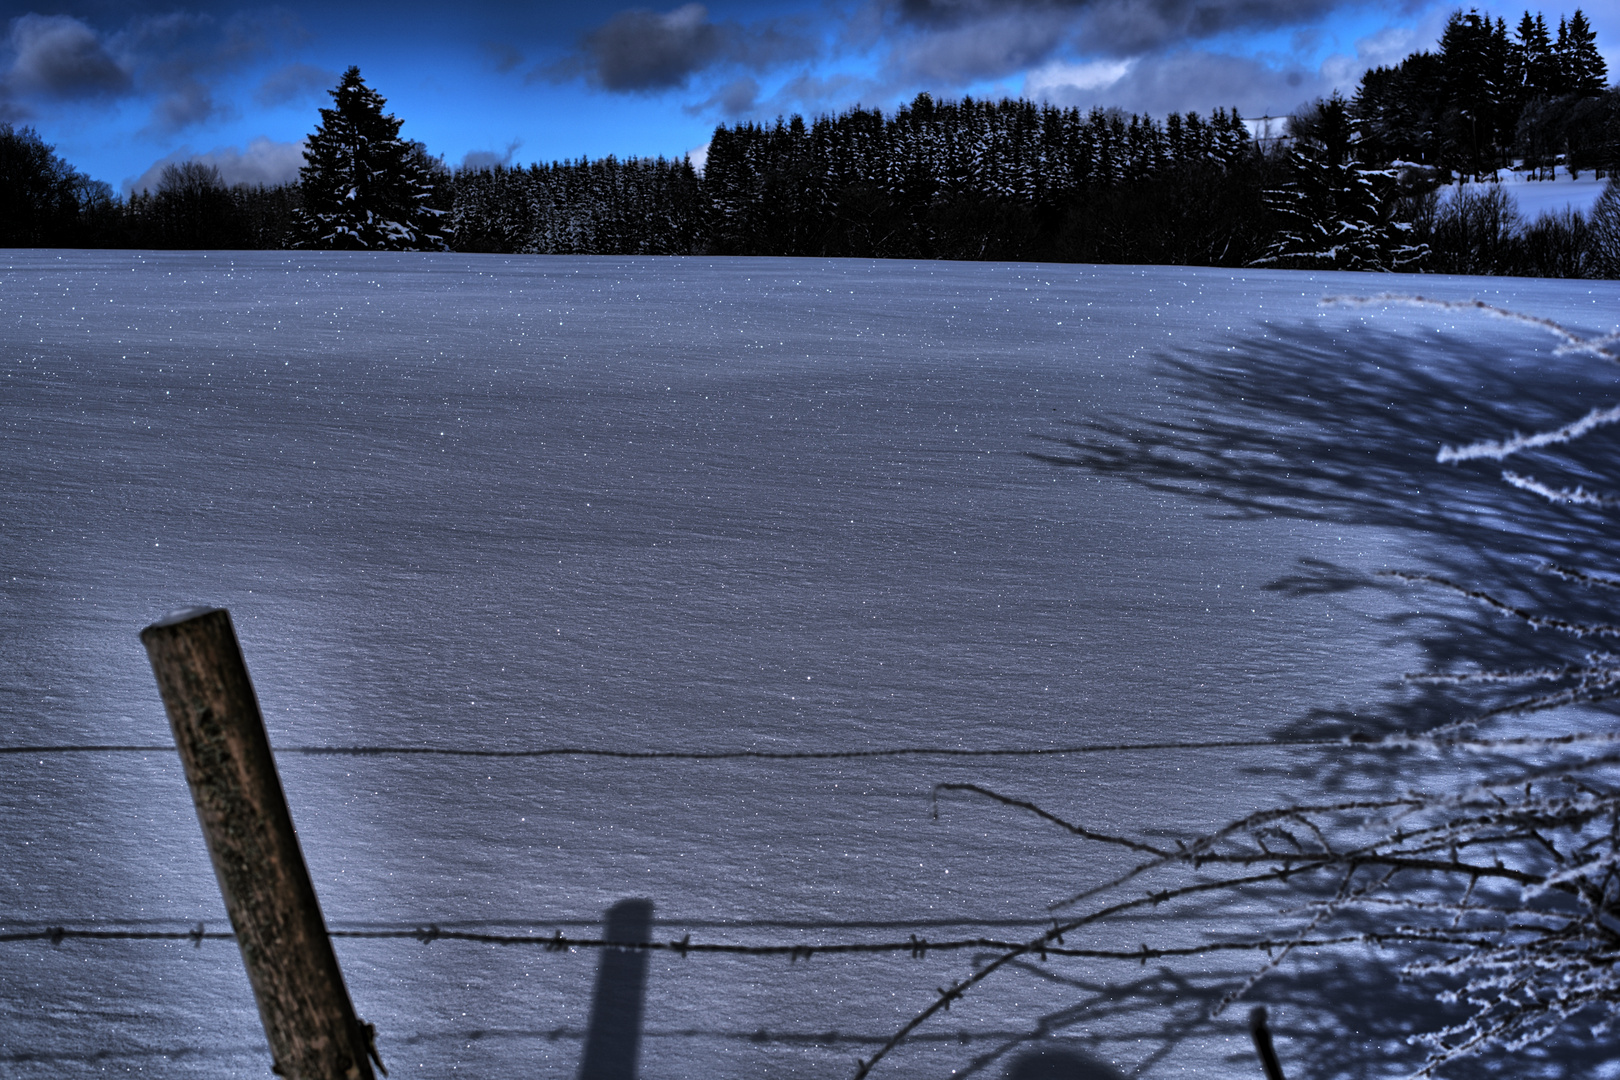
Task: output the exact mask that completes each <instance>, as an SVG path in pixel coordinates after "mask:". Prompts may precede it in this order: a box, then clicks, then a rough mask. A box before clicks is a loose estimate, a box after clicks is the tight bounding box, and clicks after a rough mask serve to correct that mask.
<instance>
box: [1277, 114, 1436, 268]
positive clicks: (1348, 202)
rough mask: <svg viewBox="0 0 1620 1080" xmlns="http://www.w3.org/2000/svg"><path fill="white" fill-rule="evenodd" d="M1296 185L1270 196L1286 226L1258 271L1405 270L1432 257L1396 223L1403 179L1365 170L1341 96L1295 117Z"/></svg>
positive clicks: (1293, 176) (1292, 183) (1292, 182)
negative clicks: (1396, 195) (1397, 191)
mask: <svg viewBox="0 0 1620 1080" xmlns="http://www.w3.org/2000/svg"><path fill="white" fill-rule="evenodd" d="M1289 132H1290V134H1291V135H1292V136H1293V137H1294V145H1293V148H1292V150H1291V151H1290V161H1289V164H1290V174H1291V179H1290V180H1289V182H1288V183H1286V184H1285V185H1284V186H1283V187H1281V188H1278V189H1274V190H1271V191H1267V192H1266V201H1267V203H1268V204H1269V205H1270V207H1271V209H1272V211H1273V213H1275V214H1276V215H1277V217H1278V218H1279V219H1280V222H1279V224H1280V227H1279V229H1278V231H1277V239H1276V240H1275V241H1274V242H1273V243H1272V245H1271V247H1270V249H1269V250H1268V251H1267V252H1266V253H1265V254H1264V255H1262V256H1261V257H1260V258H1258V259H1256V260H1255V261H1254V265H1256V266H1282V267H1290V268H1297V269H1310V270H1400V269H1409V268H1411V267H1412V266H1413V265H1415V264H1416V263H1417V262H1419V261H1420V260H1421V259H1422V258H1423V257H1424V255H1425V254H1426V251H1425V250H1424V249H1423V248H1422V247H1421V246H1419V245H1415V244H1413V243H1412V242H1411V240H1410V239H1409V235H1410V232H1411V226H1410V225H1408V224H1406V223H1404V222H1398V221H1395V220H1394V218H1393V211H1394V204H1395V199H1394V197H1393V195H1394V188H1395V185H1396V179H1397V177H1396V173H1395V171H1394V170H1392V169H1364V168H1360V167H1358V166H1357V164H1356V162H1355V156H1354V144H1355V141H1356V139H1355V133H1354V131H1353V129H1352V127H1351V123H1350V116H1349V109H1348V104H1347V102H1346V101H1345V100H1344V98H1342V97H1340V96H1339V95H1338V94H1337V93H1335V94H1334V95H1333V96H1332V97H1331V98H1328V99H1327V100H1325V101H1318V102H1317V103H1316V104H1315V105H1314V106H1312V107H1311V108H1308V109H1306V110H1303V111H1301V112H1300V113H1297V114H1295V115H1294V116H1292V117H1290V118H1289Z"/></svg>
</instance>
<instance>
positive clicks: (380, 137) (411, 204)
mask: <svg viewBox="0 0 1620 1080" xmlns="http://www.w3.org/2000/svg"><path fill="white" fill-rule="evenodd" d="M330 93H331V95H332V100H333V105H334V107H333V108H330V109H322V110H321V123H320V126H319V127H317V128H316V129H315V133H314V134H313V135H311V136H310V137H309V140H308V143H307V144H306V146H305V148H304V167H303V168H302V169H300V170H299V172H298V176H299V186H300V187H301V189H302V194H303V200H304V205H303V208H302V210H301V211H300V212H299V214H298V216H297V219H296V222H295V234H296V236H297V245H296V246H298V247H312V248H336V249H344V250H369V251H422V250H427V251H442V250H444V248H445V242H444V237H443V235H442V232H441V223H440V217H441V214H442V212H441V211H440V210H438V209H436V208H435V207H434V206H433V205H432V204H433V201H434V188H435V180H436V179H437V177H435V176H434V169H433V161H432V159H431V158H429V157H428V156H427V154H426V153H425V151H423V149H422V147H421V145H420V144H418V143H412V142H407V141H406V140H403V139H401V138H400V137H399V128H400V124H401V121H400V120H399V119H398V118H396V117H393V116H390V115H388V114H387V113H385V112H383V106H384V105H386V104H387V102H385V101H384V100H383V97H382V95H380V94H378V93H377V92H376V91H375V90H373V89H371V88H370V87H368V86H367V85H366V84H365V81H364V80H363V79H361V77H360V69H359V68H357V67H351V68H350V69H349V70H348V71H346V72H344V74H343V79H342V81H341V82H339V83H338V85H337V88H336V89H335V90H332V91H330Z"/></svg>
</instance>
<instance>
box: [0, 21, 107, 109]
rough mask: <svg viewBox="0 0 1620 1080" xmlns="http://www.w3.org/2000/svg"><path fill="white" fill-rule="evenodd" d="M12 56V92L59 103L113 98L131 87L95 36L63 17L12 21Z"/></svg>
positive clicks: (89, 30) (84, 26)
mask: <svg viewBox="0 0 1620 1080" xmlns="http://www.w3.org/2000/svg"><path fill="white" fill-rule="evenodd" d="M10 37H11V49H12V52H13V54H14V56H15V59H14V60H13V61H12V64H11V70H10V71H9V72H7V74H6V83H7V85H8V86H9V87H10V89H11V90H12V91H13V92H14V93H19V94H24V95H38V96H40V97H47V98H59V99H63V100H70V101H71V100H84V99H87V98H99V97H116V96H118V95H121V94H125V93H128V92H129V91H130V90H131V89H132V88H133V86H134V81H133V79H132V78H131V77H130V73H129V71H128V70H126V69H125V68H124V66H123V65H121V64H119V62H118V61H117V60H115V59H113V57H112V54H111V53H109V52H108V51H107V48H106V45H105V44H104V43H103V42H102V40H101V38H100V37H98V36H97V34H96V32H95V31H94V30H92V29H91V28H90V27H89V26H87V25H85V24H84V23H83V22H80V21H79V20H78V19H75V18H72V17H70V16H67V15H23V16H21V17H20V18H16V19H13V20H12V21H11V35H10Z"/></svg>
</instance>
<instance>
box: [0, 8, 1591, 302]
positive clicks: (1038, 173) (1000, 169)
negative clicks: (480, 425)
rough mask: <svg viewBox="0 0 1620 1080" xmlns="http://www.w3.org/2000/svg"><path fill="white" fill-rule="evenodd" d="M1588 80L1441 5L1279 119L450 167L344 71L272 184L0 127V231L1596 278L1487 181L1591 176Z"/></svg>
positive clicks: (1523, 38)
mask: <svg viewBox="0 0 1620 1080" xmlns="http://www.w3.org/2000/svg"><path fill="white" fill-rule="evenodd" d="M1608 74H1609V73H1608V71H1607V70H1606V65H1605V63H1604V61H1603V58H1602V56H1601V55H1600V54H1599V52H1598V50H1597V47H1596V40H1595V34H1594V33H1593V31H1592V30H1591V28H1590V26H1589V24H1588V22H1587V20H1586V18H1585V16H1584V15H1583V14H1582V13H1581V12H1580V11H1579V10H1577V11H1576V12H1575V13H1574V15H1573V16H1570V17H1568V18H1564V17H1560V18H1559V19H1558V21H1557V27H1556V30H1554V29H1552V28H1551V27H1550V25H1549V23H1548V21H1547V20H1546V18H1545V17H1544V16H1543V15H1542V14H1531V13H1530V12H1528V11H1527V12H1525V13H1524V14H1523V16H1522V17H1521V18H1520V19H1519V20H1518V22H1517V24H1516V25H1515V26H1514V27H1513V28H1511V29H1510V28H1509V26H1508V23H1507V21H1506V20H1505V19H1503V18H1493V17H1491V16H1489V15H1487V14H1482V13H1481V12H1479V11H1477V10H1470V11H1468V12H1463V11H1458V12H1456V13H1454V14H1453V15H1452V16H1451V18H1450V20H1449V21H1448V23H1447V25H1446V27H1445V31H1444V33H1443V34H1442V36H1441V38H1440V40H1439V41H1438V42H1437V44H1436V47H1435V48H1434V50H1432V51H1423V52H1417V53H1413V54H1411V55H1409V56H1407V57H1406V58H1405V59H1404V60H1403V61H1401V62H1400V63H1399V64H1398V65H1395V66H1391V67H1377V68H1373V69H1371V70H1369V71H1367V72H1366V73H1365V74H1364V75H1363V76H1362V78H1361V80H1360V84H1359V86H1358V87H1357V89H1356V90H1355V92H1354V93H1353V94H1352V95H1351V96H1350V97H1348V98H1345V97H1342V96H1340V95H1338V94H1334V95H1333V96H1331V97H1329V98H1326V99H1319V100H1317V101H1315V102H1313V103H1310V104H1308V105H1305V106H1303V107H1301V108H1300V109H1298V110H1296V111H1295V113H1294V114H1292V115H1291V116H1289V117H1287V118H1253V117H1249V118H1245V117H1240V116H1239V115H1238V113H1237V111H1236V110H1233V109H1229V108H1225V107H1222V106H1219V105H1216V106H1214V107H1213V108H1212V109H1211V110H1210V111H1209V112H1207V113H1205V114H1199V113H1195V112H1189V113H1186V114H1184V115H1169V116H1165V117H1152V116H1141V115H1127V114H1124V113H1123V112H1121V111H1119V110H1117V109H1101V108H1096V109H1092V110H1090V111H1089V112H1082V111H1080V110H1078V109H1073V108H1060V107H1057V106H1054V105H1050V104H1040V103H1036V102H1032V101H1027V100H1001V101H988V100H974V99H972V98H963V99H960V100H935V99H933V98H932V97H930V96H929V95H927V94H921V95H919V96H918V97H917V98H916V99H915V100H913V101H912V102H911V103H910V104H908V105H904V106H901V107H900V108H898V109H896V110H894V111H892V112H889V113H885V112H883V111H882V110H880V109H875V108H873V109H868V108H861V107H856V108H852V109H850V110H848V111H846V112H844V113H842V114H840V115H837V116H820V117H816V118H814V119H806V118H804V117H802V116H798V115H794V116H792V117H789V118H778V119H777V120H776V121H775V122H771V123H763V124H762V123H752V122H749V123H738V124H733V125H721V126H719V127H717V128H716V129H715V131H714V134H713V137H712V140H711V142H710V143H709V145H708V148H707V158H706V161H705V162H704V167H703V168H702V170H701V171H699V170H697V169H695V168H694V167H693V165H692V163H691V162H690V161H688V160H686V159H679V160H669V159H665V158H655V159H646V158H626V159H618V158H615V157H607V158H603V159H598V160H594V161H593V160H586V159H580V160H576V161H564V162H553V163H551V164H535V165H531V166H528V167H506V166H494V167H487V168H478V169H460V170H452V169H449V168H447V167H446V166H445V165H444V163H443V161H442V159H439V158H436V157H434V156H432V154H431V153H430V152H429V149H428V148H427V147H425V146H423V145H422V144H420V143H415V142H410V141H408V140H403V139H401V138H400V136H399V129H400V124H401V121H400V120H399V119H398V118H395V117H393V116H391V115H388V114H387V113H386V112H385V111H384V109H385V106H386V102H385V101H384V99H383V98H382V96H381V95H380V94H378V93H377V92H376V91H375V90H373V89H372V88H370V87H368V86H366V85H365V83H364V80H363V79H362V78H361V76H360V73H359V71H358V69H353V68H351V69H350V71H349V72H348V73H346V74H345V75H344V78H343V81H342V83H341V84H340V85H339V86H338V87H337V88H336V89H334V90H333V91H331V95H332V97H333V108H329V109H322V110H321V121H320V124H319V126H318V127H317V129H316V131H315V132H314V133H313V134H311V135H310V136H309V138H308V140H307V142H306V151H305V160H306V164H305V167H304V168H303V170H302V172H301V175H300V178H299V180H298V181H297V182H296V183H290V184H287V185H283V186H278V187H264V186H260V187H246V186H236V187H231V186H227V185H226V184H225V183H224V182H223V180H222V179H221V178H220V176H219V174H218V172H217V171H216V170H214V169H213V168H212V167H210V166H206V165H203V164H201V163H198V162H186V163H183V164H179V165H171V166H168V167H167V168H166V169H165V170H164V173H163V176H162V179H161V181H160V182H159V184H158V187H157V190H155V191H150V190H144V191H138V192H134V193H132V194H130V195H129V196H128V197H127V198H122V197H117V196H115V195H114V194H113V192H112V190H111V189H110V187H109V186H108V185H107V184H105V183H102V182H99V181H95V180H91V179H90V178H88V177H85V176H83V175H82V174H80V173H78V172H77V171H76V170H75V169H74V168H73V167H72V166H71V165H70V164H68V163H66V162H64V161H62V160H61V159H59V158H58V157H57V156H56V155H55V153H54V151H53V149H52V147H51V146H49V145H48V144H46V143H45V142H44V140H43V139H42V138H41V136H40V135H39V134H38V133H37V132H35V131H34V130H32V129H30V128H27V127H22V128H15V127H12V126H10V125H0V203H3V205H0V210H3V216H0V245H6V246H22V247H27V246H78V247H140V248H192V249H199V248H200V249H207V248H282V247H317V248H319V247H328V248H331V247H336V248H354V249H361V250H402V249H416V250H445V249H449V250H455V251H463V252H496V253H535V254H600V255H691V254H714V255H784V256H818V257H836V256H847V257H863V258H874V257H876V258H912V259H976V260H1038V261H1055V262H1091V263H1151V264H1165V265H1208V266H1228V267H1237V266H1250V265H1258V266H1276V267H1295V268H1322V269H1344V270H1391V271H1426V272H1440V273H1447V272H1450V273H1470V274H1518V275H1529V276H1553V277H1583V276H1586V277H1613V276H1617V275H1620V194H1617V193H1616V192H1615V190H1614V185H1613V184H1612V183H1611V184H1610V185H1609V186H1608V188H1607V189H1606V190H1605V193H1604V194H1603V195H1602V196H1601V197H1600V198H1599V199H1598V202H1597V204H1596V205H1595V206H1594V207H1593V208H1592V209H1591V211H1590V212H1589V213H1586V214H1583V213H1580V212H1578V211H1575V210H1565V211H1563V212H1560V213H1549V214H1543V215H1540V216H1538V217H1536V218H1535V219H1533V220H1531V219H1529V217H1528V216H1527V215H1524V214H1521V213H1520V212H1519V210H1518V208H1517V207H1516V205H1515V204H1514V202H1513V198H1512V196H1511V194H1509V193H1507V192H1506V191H1505V190H1503V186H1502V185H1500V184H1491V183H1488V182H1487V181H1490V180H1494V179H1497V178H1498V177H1499V176H1500V175H1501V172H1500V171H1501V170H1516V172H1517V174H1518V175H1519V176H1522V177H1525V178H1529V179H1540V180H1551V179H1553V178H1554V177H1557V176H1570V177H1581V176H1583V175H1584V176H1593V177H1596V178H1598V179H1603V178H1607V177H1611V176H1613V175H1614V173H1615V171H1616V170H1617V169H1620V89H1617V88H1611V87H1610V86H1609V84H1608ZM1257 119H1263V120H1264V121H1267V122H1265V123H1258V124H1257V123H1256V120H1257ZM361 146H363V147H364V148H365V150H364V152H359V151H358V150H357V149H356V148H357V147H361ZM1469 181H1473V183H1467V182H1469ZM1465 183H1467V186H1466V187H1465V186H1463V185H1464V184H1465ZM351 191H352V192H354V193H355V196H354V197H353V198H348V197H346V196H344V194H343V193H347V192H351ZM351 219H352V220H351Z"/></svg>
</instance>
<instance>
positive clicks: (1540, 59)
mask: <svg viewBox="0 0 1620 1080" xmlns="http://www.w3.org/2000/svg"><path fill="white" fill-rule="evenodd" d="M1513 57H1514V60H1515V61H1516V62H1517V67H1518V71H1517V74H1518V80H1519V90H1520V93H1521V94H1522V95H1523V97H1524V98H1525V99H1530V98H1535V97H1545V96H1550V95H1552V94H1554V93H1556V90H1557V86H1558V81H1559V79H1558V58H1557V57H1556V56H1555V55H1554V54H1553V44H1552V36H1551V35H1550V34H1548V33H1547V21H1546V20H1545V19H1543V18H1542V17H1541V15H1540V13H1537V14H1536V15H1534V16H1532V15H1531V14H1530V13H1529V12H1528V11H1526V12H1525V13H1524V18H1522V19H1520V20H1519V29H1518V41H1517V42H1516V43H1515V45H1514V49H1513Z"/></svg>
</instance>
